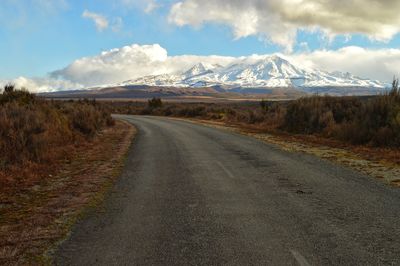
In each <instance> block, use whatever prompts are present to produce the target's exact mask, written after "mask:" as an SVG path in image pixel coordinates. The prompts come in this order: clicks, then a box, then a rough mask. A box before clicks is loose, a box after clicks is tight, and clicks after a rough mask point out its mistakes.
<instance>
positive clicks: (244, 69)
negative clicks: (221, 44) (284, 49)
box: [119, 55, 385, 89]
mask: <svg viewBox="0 0 400 266" xmlns="http://www.w3.org/2000/svg"><path fill="white" fill-rule="evenodd" d="M119 85H120V86H126V85H149V86H171V87H172V86H173V87H205V86H215V85H222V86H226V87H228V88H229V87H232V88H234V87H236V88H237V87H241V88H289V87H290V88H299V89H304V88H313V87H368V88H377V89H379V88H384V87H385V84H383V83H381V82H379V81H373V80H369V79H362V78H359V77H356V76H353V75H352V74H350V73H343V72H332V73H329V72H325V71H320V70H316V69H309V68H305V67H300V66H296V65H294V64H292V63H290V62H289V61H287V60H286V59H284V58H282V57H280V56H277V55H273V56H266V57H264V58H262V59H259V60H256V61H253V62H249V60H248V59H247V58H243V59H242V60H241V61H239V62H237V63H235V64H232V65H228V66H226V67H222V66H220V65H206V64H204V63H199V64H197V65H195V66H193V67H192V68H190V69H189V70H187V71H185V72H183V73H181V74H175V75H167V74H164V75H156V76H146V77H142V78H138V79H134V80H128V81H125V82H123V83H121V84H119Z"/></svg>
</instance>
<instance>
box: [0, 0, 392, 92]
mask: <svg viewBox="0 0 400 266" xmlns="http://www.w3.org/2000/svg"><path fill="white" fill-rule="evenodd" d="M398 10H400V1H398V0H247V1H242V0H164V1H163V0H112V1H111V0H1V1H0V40H1V41H0V59H1V62H2V64H0V84H4V83H6V82H10V81H12V82H14V83H16V84H17V85H19V86H25V87H27V88H28V89H30V90H34V91H46V90H60V89H73V88H84V87H90V86H96V85H101V84H113V83H117V82H122V81H124V80H127V79H132V78H136V77H140V76H144V75H151V74H162V73H175V72H179V71H183V70H185V69H187V68H190V67H191V66H192V65H194V64H196V63H198V62H200V61H201V62H212V63H220V64H222V65H223V64H225V65H226V64H230V63H232V62H234V61H235V60H237V59H238V58H243V57H245V56H251V55H255V54H258V55H265V54H275V53H278V54H280V55H282V56H285V57H286V58H288V59H290V60H291V61H293V62H296V63H297V64H300V65H302V64H303V65H305V66H308V67H314V68H318V69H322V70H327V71H336V70H338V71H343V72H351V73H353V74H355V75H358V76H360V77H364V78H371V79H377V80H381V81H384V82H390V80H391V79H392V78H393V76H394V75H398V74H399V72H400V71H399V70H400V34H399V32H400V16H398Z"/></svg>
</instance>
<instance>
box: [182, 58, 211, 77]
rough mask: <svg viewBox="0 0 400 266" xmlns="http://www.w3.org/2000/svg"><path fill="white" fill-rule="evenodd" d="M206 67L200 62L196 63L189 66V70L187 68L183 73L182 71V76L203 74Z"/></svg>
mask: <svg viewBox="0 0 400 266" xmlns="http://www.w3.org/2000/svg"><path fill="white" fill-rule="evenodd" d="M207 71H208V69H207V68H206V67H205V66H204V64H203V63H202V62H200V63H197V64H196V65H194V66H193V67H191V68H190V69H189V70H187V71H186V72H185V73H183V75H184V76H186V77H192V76H197V75H200V74H203V73H205V72H207Z"/></svg>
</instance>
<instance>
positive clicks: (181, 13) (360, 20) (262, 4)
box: [169, 0, 400, 52]
mask: <svg viewBox="0 0 400 266" xmlns="http://www.w3.org/2000/svg"><path fill="white" fill-rule="evenodd" d="M398 10H400V1H398V0H363V1H360V0H247V1H242V0H184V1H180V2H177V3H175V4H174V5H173V6H172V8H171V10H170V13H169V21H170V22H171V23H174V24H176V25H178V26H185V25H190V26H194V27H199V26H201V25H202V24H204V23H207V22H211V23H220V24H224V25H228V26H230V27H231V28H232V30H233V33H234V36H235V37H236V38H242V37H247V36H250V35H257V36H260V37H261V38H263V39H265V40H267V41H270V42H272V43H275V44H278V45H280V46H282V47H285V48H286V51H289V52H290V51H291V50H292V47H293V45H294V43H295V41H296V34H297V31H298V30H307V31H315V30H319V31H321V32H323V33H324V34H325V35H327V36H330V37H332V36H335V35H337V34H346V35H347V34H355V33H359V34H364V35H366V36H368V37H369V38H371V39H373V40H377V41H383V42H385V41H388V40H390V39H392V38H393V37H394V36H395V35H396V34H397V33H399V32H400V27H399V25H400V16H399V15H398Z"/></svg>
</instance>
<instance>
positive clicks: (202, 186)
mask: <svg viewBox="0 0 400 266" xmlns="http://www.w3.org/2000/svg"><path fill="white" fill-rule="evenodd" d="M119 118H120V119H124V120H126V121H128V122H131V123H133V124H135V125H136V126H137V127H138V130H139V133H138V135H137V138H136V140H135V143H134V145H133V147H132V150H131V151H130V153H129V156H128V159H127V163H126V166H125V168H124V171H123V174H122V176H121V178H120V179H119V181H118V182H117V184H116V185H115V187H114V189H113V192H112V193H111V194H110V195H109V197H108V198H107V200H106V202H105V203H104V206H103V208H102V211H101V212H93V213H92V214H90V215H89V216H88V217H87V218H85V219H84V220H82V221H81V222H79V223H78V224H77V225H76V226H75V227H74V229H73V232H72V235H71V237H70V238H69V239H68V240H66V241H65V242H64V243H63V244H62V245H61V247H60V248H59V249H58V251H57V253H56V257H55V262H56V264H59V265H382V264H388V265H399V264H400V255H399V250H400V230H399V229H400V204H399V203H400V193H399V190H397V189H395V188H392V187H390V186H387V185H384V184H381V183H379V182H377V181H376V180H374V179H370V178H368V177H365V176H363V175H361V174H358V173H355V172H353V171H351V170H349V169H346V168H342V167H339V166H337V165H334V164H332V163H329V162H326V161H323V160H321V159H318V158H316V157H313V156H309V155H305V154H300V153H289V152H286V151H282V150H280V149H279V148H278V147H275V146H273V145H268V144H265V143H263V142H260V141H259V140H256V139H253V138H251V137H246V136H242V135H239V134H234V133H231V132H228V131H223V130H218V129H215V128H210V127H205V126H201V125H197V124H193V123H190V122H184V121H177V120H172V119H166V118H156V117H139V116H119Z"/></svg>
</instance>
